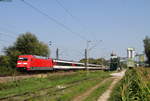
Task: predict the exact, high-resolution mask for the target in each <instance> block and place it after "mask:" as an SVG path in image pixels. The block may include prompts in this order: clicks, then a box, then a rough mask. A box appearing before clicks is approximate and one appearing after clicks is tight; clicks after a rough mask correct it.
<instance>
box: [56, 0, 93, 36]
mask: <svg viewBox="0 0 150 101" xmlns="http://www.w3.org/2000/svg"><path fill="white" fill-rule="evenodd" d="M55 1H56V2H57V4H58V5H59V6H60V7H61V8H63V9H64V11H65V12H66V13H67V14H68V15H70V16H71V17H72V18H73V19H74V20H75V21H76V22H78V23H79V25H80V26H82V28H83V29H85V28H86V26H85V24H82V23H81V20H80V19H79V18H78V17H76V16H74V15H73V14H72V13H71V12H70V11H69V10H68V9H67V8H66V7H65V6H64V5H63V4H62V3H61V2H60V1H59V0H55ZM87 32H89V31H87ZM89 33H90V34H91V32H89ZM91 35H92V36H93V34H91ZM94 39H95V37H94Z"/></svg>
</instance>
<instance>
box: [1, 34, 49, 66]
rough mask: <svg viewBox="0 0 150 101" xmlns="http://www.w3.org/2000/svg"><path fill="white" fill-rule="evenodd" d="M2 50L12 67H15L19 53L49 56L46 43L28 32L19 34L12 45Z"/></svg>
mask: <svg viewBox="0 0 150 101" xmlns="http://www.w3.org/2000/svg"><path fill="white" fill-rule="evenodd" d="M4 50H5V55H6V56H7V57H8V60H7V63H8V65H9V66H10V67H12V68H15V67H16V62H17V58H18V56H19V55H39V56H49V48H48V45H47V44H44V43H43V42H40V41H39V40H38V39H37V37H36V36H35V35H34V34H32V33H30V32H27V33H24V34H22V35H20V36H19V37H18V38H17V40H16V42H15V43H14V45H13V46H9V47H7V48H5V49H4ZM5 60H6V59H5ZM0 65H1V63H0Z"/></svg>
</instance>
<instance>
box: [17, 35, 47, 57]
mask: <svg viewBox="0 0 150 101" xmlns="http://www.w3.org/2000/svg"><path fill="white" fill-rule="evenodd" d="M14 48H16V50H18V51H19V52H21V54H32V55H40V56H48V55H49V48H48V45H46V44H44V43H43V42H40V41H39V40H38V39H37V37H36V36H35V35H34V34H32V33H30V32H27V33H25V34H22V35H20V36H19V37H18V38H17V41H16V42H15V44H14Z"/></svg>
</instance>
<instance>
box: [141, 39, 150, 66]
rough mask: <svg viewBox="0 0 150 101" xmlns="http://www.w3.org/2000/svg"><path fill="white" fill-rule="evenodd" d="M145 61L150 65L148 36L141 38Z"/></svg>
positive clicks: (149, 41) (149, 40)
mask: <svg viewBox="0 0 150 101" xmlns="http://www.w3.org/2000/svg"><path fill="white" fill-rule="evenodd" d="M143 42H144V49H145V54H146V57H147V63H148V64H149V65H150V38H149V37H148V36H146V37H145V39H144V40H143Z"/></svg>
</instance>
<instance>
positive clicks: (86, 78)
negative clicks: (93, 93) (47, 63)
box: [0, 71, 109, 101]
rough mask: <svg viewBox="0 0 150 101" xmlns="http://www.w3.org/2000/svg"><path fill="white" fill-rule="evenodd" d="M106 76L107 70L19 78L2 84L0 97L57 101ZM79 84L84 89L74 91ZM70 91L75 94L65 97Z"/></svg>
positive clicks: (76, 93) (17, 100)
mask: <svg viewBox="0 0 150 101" xmlns="http://www.w3.org/2000/svg"><path fill="white" fill-rule="evenodd" d="M107 77H109V73H107V72H103V71H94V72H93V71H92V72H90V73H89V74H88V75H87V74H86V72H85V71H84V72H76V73H74V74H70V75H67V76H66V75H50V76H48V77H46V78H29V79H24V80H19V81H17V82H12V84H4V85H2V86H4V88H3V89H2V88H0V89H1V91H0V99H1V100H5V101H6V100H15V101H20V100H21V101H23V100H26V101H27V100H34V99H35V100H43V99H45V98H46V97H47V98H48V99H49V98H51V99H52V100H51V101H53V100H54V101H57V100H58V99H71V98H73V97H74V96H75V95H78V94H79V93H80V92H84V91H85V90H86V89H87V88H86V87H92V86H93V85H96V84H97V83H98V82H100V81H102V79H104V78H107ZM87 82H90V84H87ZM24 83H25V84H24ZM35 84H36V85H35ZM14 85H15V86H14ZM81 86H82V87H83V86H85V87H83V88H84V89H83V90H81V91H76V90H80V89H81V88H82V87H81ZM74 88H77V89H74ZM64 91H65V92H66V93H65V92H64ZM71 91H75V92H73V94H75V95H73V94H71V95H69V96H68V97H65V96H66V95H67V93H69V92H71ZM62 97H63V98H62ZM47 101H49V100H47Z"/></svg>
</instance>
